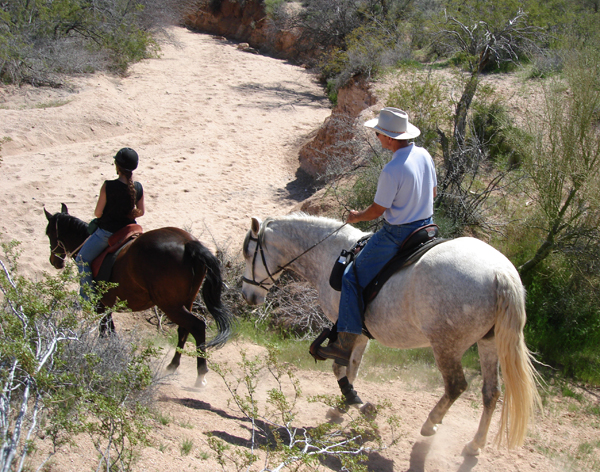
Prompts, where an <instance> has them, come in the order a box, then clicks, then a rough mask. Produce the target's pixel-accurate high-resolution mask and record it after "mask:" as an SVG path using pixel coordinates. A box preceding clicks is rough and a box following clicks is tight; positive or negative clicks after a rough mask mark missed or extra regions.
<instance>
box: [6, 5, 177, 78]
mask: <svg viewBox="0 0 600 472" xmlns="http://www.w3.org/2000/svg"><path fill="white" fill-rule="evenodd" d="M186 4H187V2H176V1H175V0H169V1H166V2H158V1H157V0H136V1H133V2H130V1H126V0H110V1H106V2H101V3H98V2H93V1H91V0H61V1H58V2H57V1H50V0H37V1H26V0H14V1H11V2H5V3H3V4H2V6H1V7H0V28H1V30H2V32H3V33H2V37H1V39H0V79H1V80H3V81H4V82H10V83H17V84H19V83H22V82H29V83H32V84H36V85H59V84H60V83H61V79H60V74H73V73H82V72H91V71H94V70H99V69H107V68H108V69H112V70H114V71H116V72H120V73H122V72H124V71H125V70H126V69H127V66H128V65H129V64H130V63H132V62H135V61H138V60H140V59H142V58H145V57H149V56H152V55H155V54H156V51H157V43H156V41H155V40H154V38H153V33H157V32H158V31H159V30H160V29H161V28H162V27H163V26H165V25H166V24H173V22H175V21H178V19H179V18H180V16H181V13H182V9H183V8H184V6H185V5H186Z"/></svg>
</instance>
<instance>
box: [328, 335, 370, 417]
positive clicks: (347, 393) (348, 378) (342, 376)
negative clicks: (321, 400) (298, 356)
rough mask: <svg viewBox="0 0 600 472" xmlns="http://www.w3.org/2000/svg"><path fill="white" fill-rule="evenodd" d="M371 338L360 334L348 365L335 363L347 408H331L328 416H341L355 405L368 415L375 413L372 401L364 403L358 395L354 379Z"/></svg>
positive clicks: (335, 370)
mask: <svg viewBox="0 0 600 472" xmlns="http://www.w3.org/2000/svg"><path fill="white" fill-rule="evenodd" d="M368 342H369V339H368V338H367V337H366V336H360V337H359V338H358V339H357V340H356V342H355V344H354V347H353V349H352V354H351V355H350V362H349V363H348V367H344V366H341V365H339V364H337V363H335V362H334V363H333V373H334V375H335V378H336V379H337V381H338V385H339V387H340V390H341V392H342V395H343V396H344V402H345V406H346V408H345V409H344V410H340V409H337V408H334V409H331V410H330V411H329V412H328V413H327V416H328V417H330V418H335V417H336V416H337V417H339V416H340V415H341V414H343V413H345V412H346V411H347V409H348V407H351V406H354V407H358V408H359V409H360V411H361V412H362V413H363V414H366V415H374V414H375V407H374V406H373V405H372V404H371V403H368V402H367V403H364V404H363V401H362V400H361V398H360V397H359V396H358V393H357V392H356V390H354V381H355V380H356V377H357V376H358V370H359V368H360V363H361V361H362V357H363V354H364V353H365V349H366V348H367V345H368Z"/></svg>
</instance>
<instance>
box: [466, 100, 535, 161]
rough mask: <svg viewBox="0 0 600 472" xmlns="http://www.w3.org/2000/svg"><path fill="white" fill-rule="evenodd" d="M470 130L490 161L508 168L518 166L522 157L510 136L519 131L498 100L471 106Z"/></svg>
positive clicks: (476, 103)
mask: <svg viewBox="0 0 600 472" xmlns="http://www.w3.org/2000/svg"><path fill="white" fill-rule="evenodd" d="M471 129H472V132H473V133H474V134H475V135H476V136H477V139H478V141H479V142H481V143H483V145H484V147H485V149H486V152H487V154H488V156H489V158H490V159H491V160H492V161H494V162H496V163H499V162H502V161H505V162H507V164H508V165H509V166H515V165H518V164H519V162H520V161H521V158H522V156H521V153H520V150H519V149H518V148H517V147H515V146H514V145H513V142H514V141H513V140H512V139H511V134H513V133H519V132H520V131H519V130H518V129H517V128H515V126H514V125H513V124H512V119H511V117H510V115H509V114H508V110H507V109H506V107H504V105H502V104H501V103H500V101H499V100H498V99H495V100H492V101H491V102H489V101H487V102H486V101H476V102H475V103H474V104H473V123H472V126H471ZM521 139H524V137H521Z"/></svg>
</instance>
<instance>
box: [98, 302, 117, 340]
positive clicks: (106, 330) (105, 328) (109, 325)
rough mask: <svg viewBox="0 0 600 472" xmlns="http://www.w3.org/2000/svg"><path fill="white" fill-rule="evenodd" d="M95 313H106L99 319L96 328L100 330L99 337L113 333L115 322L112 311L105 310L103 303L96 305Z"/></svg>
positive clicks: (114, 331)
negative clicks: (98, 325) (98, 324)
mask: <svg viewBox="0 0 600 472" xmlns="http://www.w3.org/2000/svg"><path fill="white" fill-rule="evenodd" d="M96 313H98V314H99V315H101V314H103V313H106V314H105V315H104V316H103V317H102V319H101V320H100V327H99V328H98V329H99V331H100V337H102V338H105V337H106V336H108V335H109V334H115V333H116V332H117V330H116V328H115V322H114V321H113V318H112V311H110V310H108V311H107V309H106V308H105V307H104V305H100V304H99V305H98V306H97V307H96Z"/></svg>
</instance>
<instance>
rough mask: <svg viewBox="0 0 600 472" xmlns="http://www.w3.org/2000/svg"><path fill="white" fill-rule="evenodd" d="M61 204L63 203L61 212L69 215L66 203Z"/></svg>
mask: <svg viewBox="0 0 600 472" xmlns="http://www.w3.org/2000/svg"><path fill="white" fill-rule="evenodd" d="M60 205H61V207H60V212H61V213H66V214H67V215H68V214H69V209H68V208H67V205H65V204H64V203H61V204H60Z"/></svg>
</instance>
